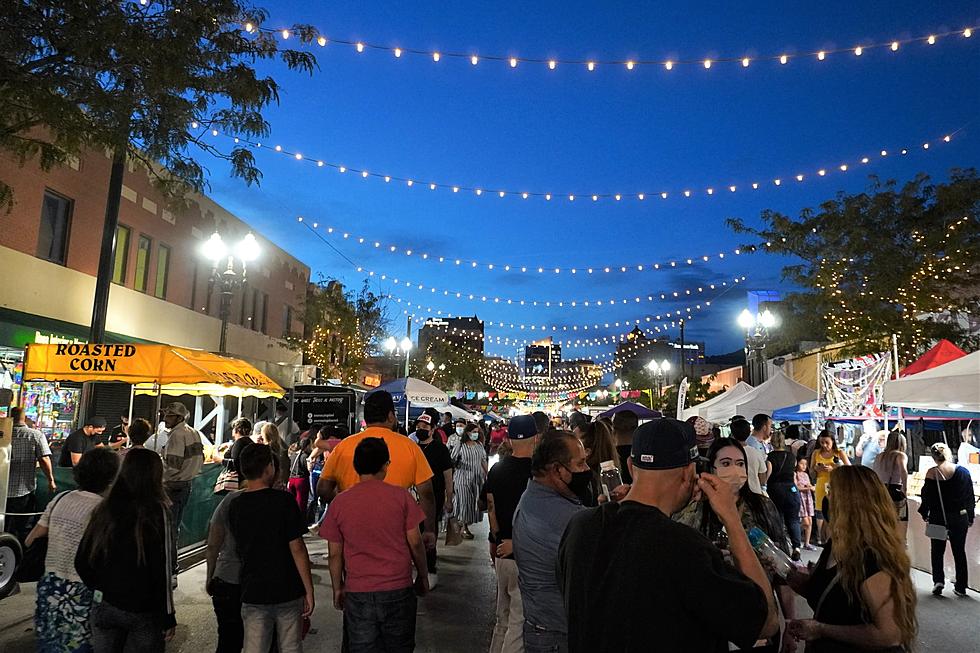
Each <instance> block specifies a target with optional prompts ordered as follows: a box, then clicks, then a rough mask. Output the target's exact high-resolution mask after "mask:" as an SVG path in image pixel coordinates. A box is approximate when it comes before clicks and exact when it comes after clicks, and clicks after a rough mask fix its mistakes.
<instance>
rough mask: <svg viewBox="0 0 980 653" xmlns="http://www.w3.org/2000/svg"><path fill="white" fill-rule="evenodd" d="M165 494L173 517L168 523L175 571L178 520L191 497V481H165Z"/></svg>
mask: <svg viewBox="0 0 980 653" xmlns="http://www.w3.org/2000/svg"><path fill="white" fill-rule="evenodd" d="M167 496H168V497H169V498H170V514H171V515H172V517H173V519H172V522H171V524H170V533H171V534H172V535H173V537H172V538H171V540H170V553H171V556H172V558H171V559H172V560H173V561H174V570H173V571H174V573H175V574H176V573H177V541H178V540H179V539H180V520H181V519H183V518H184V508H186V507H187V502H188V501H189V500H190V498H191V482H190V481H175V482H171V483H167Z"/></svg>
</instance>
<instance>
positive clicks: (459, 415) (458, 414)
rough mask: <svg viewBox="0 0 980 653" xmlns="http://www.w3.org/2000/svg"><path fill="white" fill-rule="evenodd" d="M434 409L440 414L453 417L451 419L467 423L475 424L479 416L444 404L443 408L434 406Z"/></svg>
mask: <svg viewBox="0 0 980 653" xmlns="http://www.w3.org/2000/svg"><path fill="white" fill-rule="evenodd" d="M435 409H436V410H438V411H439V412H440V413H449V414H451V415H452V416H453V419H465V420H466V421H468V422H476V421H478V420H479V419H480V416H479V415H477V414H476V413H471V412H468V411H465V410H463V409H462V408H460V407H459V406H454V405H452V404H446V405H445V406H435Z"/></svg>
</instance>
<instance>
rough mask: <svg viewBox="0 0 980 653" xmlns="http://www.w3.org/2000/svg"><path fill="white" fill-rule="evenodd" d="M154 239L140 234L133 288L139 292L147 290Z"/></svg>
mask: <svg viewBox="0 0 980 653" xmlns="http://www.w3.org/2000/svg"><path fill="white" fill-rule="evenodd" d="M151 245H152V241H151V240H150V239H149V237H148V236H144V235H142V234H140V239H139V243H138V245H137V247H136V279H134V280H133V288H135V289H136V290H138V291H139V292H146V279H147V276H148V274H149V272H150V246H151Z"/></svg>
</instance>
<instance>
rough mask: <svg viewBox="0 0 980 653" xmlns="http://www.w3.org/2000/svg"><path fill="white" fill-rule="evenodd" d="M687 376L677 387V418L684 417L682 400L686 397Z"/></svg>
mask: <svg viewBox="0 0 980 653" xmlns="http://www.w3.org/2000/svg"><path fill="white" fill-rule="evenodd" d="M687 386H688V383H687V377H686V376H685V377H684V380H683V381H681V384H680V385H679V386H678V387H677V419H684V400H685V399H687Z"/></svg>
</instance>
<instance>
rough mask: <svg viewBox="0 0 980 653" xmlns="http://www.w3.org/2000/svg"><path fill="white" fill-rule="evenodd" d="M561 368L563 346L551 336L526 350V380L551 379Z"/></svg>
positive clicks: (534, 343) (536, 342)
mask: <svg viewBox="0 0 980 653" xmlns="http://www.w3.org/2000/svg"><path fill="white" fill-rule="evenodd" d="M560 368H561V345H560V344H559V343H556V342H555V341H554V340H553V339H552V338H551V336H548V337H547V338H543V339H541V340H537V341H535V342H533V343H531V344H530V345H527V346H526V347H525V348H524V376H525V378H529V379H530V378H535V379H551V378H552V377H553V376H555V374H556V373H557V372H558V370H559V369H560Z"/></svg>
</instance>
